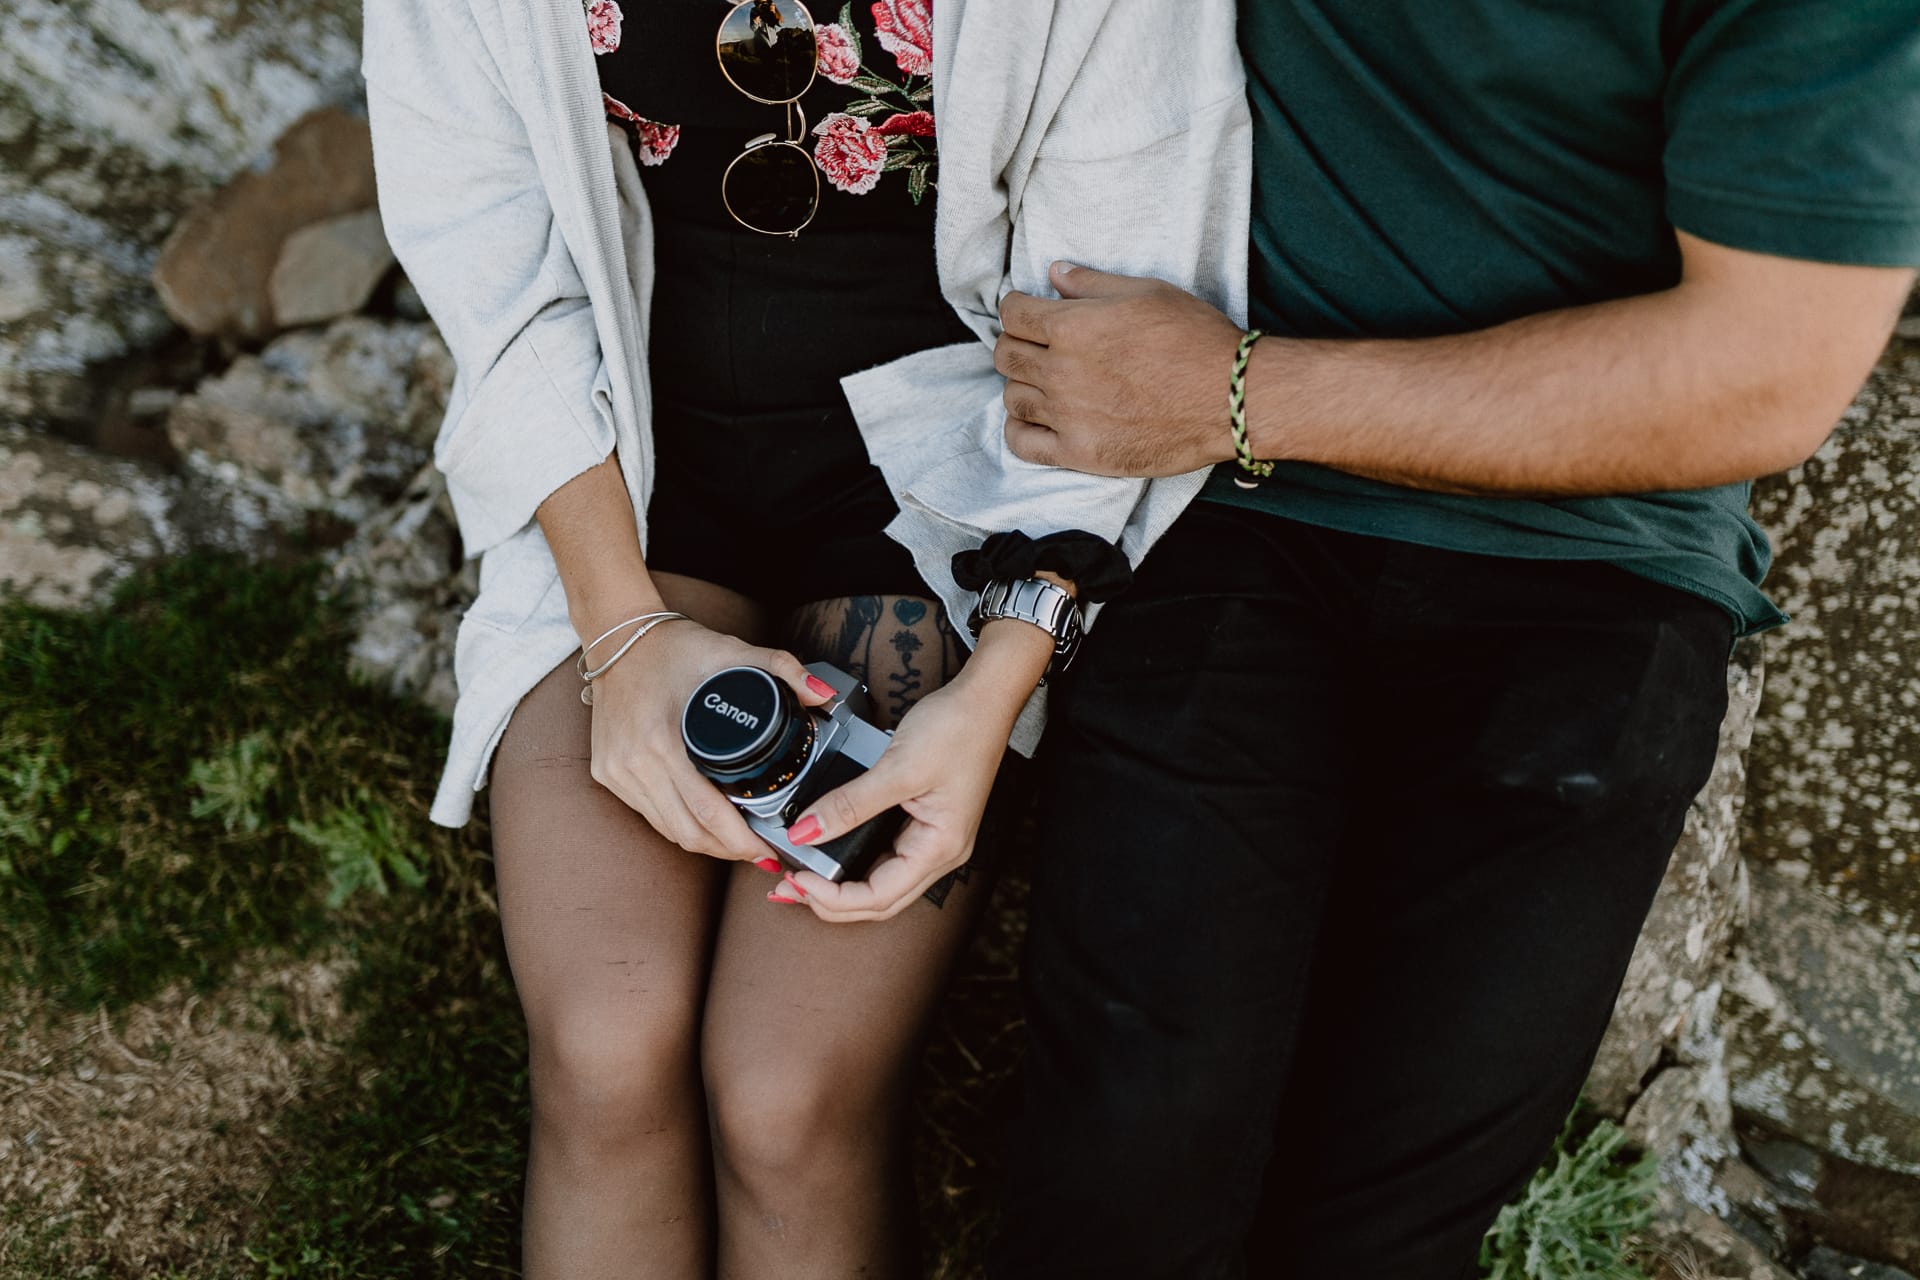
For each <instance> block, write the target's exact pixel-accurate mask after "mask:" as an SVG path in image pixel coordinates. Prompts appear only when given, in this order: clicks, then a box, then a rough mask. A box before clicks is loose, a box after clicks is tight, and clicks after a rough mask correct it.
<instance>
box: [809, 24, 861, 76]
mask: <svg viewBox="0 0 1920 1280" xmlns="http://www.w3.org/2000/svg"><path fill="white" fill-rule="evenodd" d="M813 38H814V40H815V42H816V43H817V45H818V47H819V49H820V74H821V75H823V76H825V77H826V78H827V79H829V80H831V81H833V82H834V83H835V84H852V83H853V78H854V77H855V76H857V75H859V74H860V55H859V54H857V53H855V52H854V51H853V41H851V40H849V39H848V38H847V29H846V28H845V27H843V26H841V25H840V24H839V23H837V22H829V23H827V25H825V26H824V27H815V28H814V31H813Z"/></svg>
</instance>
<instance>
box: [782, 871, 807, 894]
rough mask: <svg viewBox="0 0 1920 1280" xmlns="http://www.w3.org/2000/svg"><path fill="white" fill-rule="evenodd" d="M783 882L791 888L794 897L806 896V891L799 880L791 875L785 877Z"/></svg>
mask: <svg viewBox="0 0 1920 1280" xmlns="http://www.w3.org/2000/svg"><path fill="white" fill-rule="evenodd" d="M784 883H785V884H786V886H787V888H789V889H791V890H793V892H794V896H795V897H800V898H804V897H806V896H807V891H806V890H805V889H802V888H801V887H800V882H799V881H798V880H795V879H794V878H793V877H792V876H791V875H789V876H787V877H786V878H785V881H784Z"/></svg>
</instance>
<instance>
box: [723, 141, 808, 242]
mask: <svg viewBox="0 0 1920 1280" xmlns="http://www.w3.org/2000/svg"><path fill="white" fill-rule="evenodd" d="M721 187H722V190H721V194H722V195H724V196H725V197H726V201H727V208H728V209H729V210H730V211H731V212H732V214H733V216H734V217H736V218H738V219H739V220H740V221H742V222H744V223H746V224H747V225H748V226H749V227H752V228H753V229H754V230H755V231H764V232H767V233H768V234H769V235H787V234H790V233H791V232H795V231H798V230H800V228H802V227H804V226H806V225H807V223H808V222H810V221H812V220H813V211H814V207H815V206H816V205H818V204H819V202H820V175H819V174H818V173H817V172H815V170H814V167H813V159H812V157H810V156H808V155H807V153H806V152H805V151H804V150H802V149H801V148H800V147H798V146H796V145H794V144H793V143H791V142H769V143H766V144H764V145H762V146H758V147H755V148H754V149H753V150H751V151H748V152H745V153H743V154H742V155H741V156H740V157H739V158H738V159H736V160H735V161H734V162H733V164H732V165H731V166H729V167H728V169H727V174H726V177H725V178H724V179H723V180H722V184H721Z"/></svg>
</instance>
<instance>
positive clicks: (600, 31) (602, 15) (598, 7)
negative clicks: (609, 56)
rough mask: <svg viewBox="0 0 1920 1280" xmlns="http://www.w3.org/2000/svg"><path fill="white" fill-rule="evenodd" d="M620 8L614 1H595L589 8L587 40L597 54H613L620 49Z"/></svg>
mask: <svg viewBox="0 0 1920 1280" xmlns="http://www.w3.org/2000/svg"><path fill="white" fill-rule="evenodd" d="M621 17H622V14H621V12H620V6H619V5H618V4H616V3H614V0H593V3H592V4H590V5H588V6H587V38H588V39H589V40H591V41H592V42H593V51H594V52H595V53H596V54H600V53H612V52H613V51H614V50H615V49H618V48H619V47H620V20H621Z"/></svg>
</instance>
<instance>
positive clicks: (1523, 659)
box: [995, 0, 1920, 1280]
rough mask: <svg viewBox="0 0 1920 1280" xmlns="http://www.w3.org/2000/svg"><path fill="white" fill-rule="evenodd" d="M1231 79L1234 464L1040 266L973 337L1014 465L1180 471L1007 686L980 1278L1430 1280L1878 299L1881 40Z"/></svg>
mask: <svg viewBox="0 0 1920 1280" xmlns="http://www.w3.org/2000/svg"><path fill="white" fill-rule="evenodd" d="M1240 35H1241V46H1242V51H1243V53H1244V55H1245V58H1246V61H1247V64H1248V78H1249V92H1250V96H1251V100H1252V106H1253V112H1254V121H1255V138H1254V159H1255V168H1256V172H1255V189H1256V196H1255V204H1254V220H1253V228H1254V230H1253V241H1252V254H1251V267H1252V299H1253V303H1252V323H1253V324H1254V325H1255V326H1257V327H1258V328H1259V329H1261V330H1264V331H1265V333H1266V334H1267V336H1266V337H1264V338H1262V339H1260V340H1258V341H1257V342H1255V343H1254V344H1253V345H1252V348H1251V352H1250V357H1249V359H1248V362H1247V367H1246V369H1245V374H1244V383H1243V385H1244V394H1245V423H1246V432H1247V451H1246V457H1247V461H1248V464H1249V465H1245V466H1243V465H1242V464H1241V463H1240V462H1238V461H1235V460H1234V459H1235V458H1236V450H1235V443H1234V440H1233V437H1232V435H1231V433H1230V431H1229V420H1228V412H1227V407H1226V406H1227V395H1226V392H1227V389H1228V386H1229V370H1230V366H1232V365H1233V364H1234V361H1235V356H1236V352H1237V350H1239V349H1240V344H1241V339H1242V335H1241V333H1240V331H1239V330H1238V329H1237V328H1236V327H1235V326H1234V325H1233V324H1232V323H1230V322H1229V321H1228V320H1227V319H1226V318H1225V317H1224V316H1222V315H1220V314H1219V313H1218V312H1215V311H1213V310H1212V309H1211V308H1209V307H1207V306H1205V305H1204V304H1202V303H1199V302H1197V301H1196V300H1194V299H1192V298H1190V297H1188V296H1187V295H1185V294H1182V293H1180V292H1179V291H1177V290H1174V289H1171V288H1168V287H1167V286H1164V285H1161V284H1158V283H1157V282H1153V281H1144V280H1137V279H1127V278H1122V277H1115V276H1108V275H1104V274H1102V273H1100V272H1098V271H1094V270H1089V269H1087V268H1084V267H1082V268H1065V267H1060V268H1056V270H1055V273H1054V284H1055V285H1056V287H1057V288H1058V290H1059V292H1060V294H1061V299H1060V300H1042V299H1036V298H1031V297H1027V296H1024V295H1020V294H1014V295H1010V296H1009V297H1008V298H1007V300H1006V302H1005V304H1004V305H1003V309H1002V318H1003V321H1004V324H1005V328H1006V334H1005V337H1003V338H1002V340H1001V342H1000V345H999V349H998V353H997V363H998V366H999V368H1000V370H1001V372H1002V373H1004V374H1005V375H1006V376H1007V378H1008V379H1009V383H1008V387H1007V394H1006V400H1007V405H1008V409H1009V415H1010V417H1009V421H1008V424H1007V433H1008V438H1009V442H1010V443H1011V445H1012V447H1013V449H1014V450H1015V452H1017V453H1018V454H1019V455H1020V456H1022V457H1024V458H1026V459H1028V460H1030V461H1033V462H1039V463H1045V464H1051V465H1056V466H1063V467H1070V468H1074V469H1077V470H1081V471H1088V472H1100V473H1105V474H1116V475H1166V474H1173V473H1177V472H1181V471H1185V470H1189V469H1192V468H1195V467H1199V466H1205V465H1208V464H1214V463H1217V464H1219V466H1218V468H1217V471H1216V474H1215V476H1214V478H1213V480H1212V481H1211V482H1210V484H1209V487H1208V490H1207V491H1206V493H1205V495H1204V497H1203V499H1202V500H1201V501H1199V502H1197V503H1195V504H1194V506H1193V507H1191V508H1190V509H1189V510H1188V511H1187V513H1186V514H1185V515H1183V516H1182V517H1181V519H1180V521H1179V522H1178V523H1177V524H1176V525H1175V526H1174V528H1173V530H1172V532H1170V533H1169V534H1168V535H1167V536H1166V538H1165V539H1164V540H1163V541H1162V542H1161V543H1160V544H1159V545H1158V546H1157V547H1156V548H1155V549H1154V550H1153V552H1152V553H1151V554H1150V555H1149V556H1148V558H1147V560H1146V562H1145V564H1144V565H1143V566H1142V568H1141V571H1140V574H1139V576H1138V578H1137V580H1136V582H1135V584H1134V586H1133V588H1132V589H1131V590H1130V591H1129V592H1128V593H1127V594H1126V595H1125V596H1124V597H1122V598H1121V599H1120V600H1118V601H1116V602H1114V603H1112V604H1110V605H1108V606H1107V608H1106V612H1105V613H1104V614H1103V615H1102V616H1101V618H1100V621H1099V624H1098V626H1097V627H1096V628H1095V630H1094V633H1093V635H1092V637H1091V638H1090V640H1089V642H1088V644H1087V646H1086V651H1085V653H1084V655H1083V656H1082V658H1081V661H1080V665H1079V666H1078V667H1077V668H1076V669H1075V670H1074V671H1072V672H1070V673H1068V675H1067V676H1066V677H1065V678H1064V679H1063V680H1062V681H1060V682H1059V685H1058V689H1057V696H1056V699H1055V701H1054V704H1053V708H1052V717H1053V718H1052V727H1051V728H1050V730H1049V733H1050V735H1051V736H1050V741H1049V748H1048V750H1049V753H1050V763H1049V765H1048V767H1047V776H1046V778H1045V785H1044V786H1043V795H1044V799H1043V815H1042V824H1041V833H1040V840H1039V848H1040V849H1041V851H1042V852H1041V854H1040V855H1039V857H1038V858H1037V860H1036V866H1035V884H1034V892H1033V903H1032V939H1031V944H1030V953H1029V956H1028V961H1027V966H1028V968H1027V975H1026V991H1027V1002H1028V1009H1029V1023H1030V1035H1031V1048H1030V1053H1029V1067H1028V1080H1027V1085H1026V1091H1027V1092H1026V1110H1025V1116H1024V1119H1023V1121H1022V1123H1021V1124H1020V1125H1019V1127H1018V1134H1019V1136H1018V1137H1017V1138H1016V1141H1015V1148H1014V1151H1013V1159H1012V1165H1011V1170H1010V1179H1009V1187H1008V1190H1007V1197H1006V1209H1005V1214H1004V1220H1003V1225H1002V1233H1001V1239H1000V1242H999V1245H998V1250H997V1257H996V1260H995V1274H996V1275H998V1276H1000V1277H1028V1276H1047V1277H1060V1276H1082V1275H1084V1276H1100V1277H1114V1278H1118V1277H1149V1276H1152V1277H1160V1276H1165V1277H1180V1278H1181V1280H1197V1278H1200V1277H1212V1276H1229V1275H1240V1274H1243V1273H1244V1270H1245V1269H1247V1268H1248V1267H1249V1262H1248V1259H1249V1258H1251V1270H1252V1271H1253V1273H1254V1274H1258V1275H1283V1276H1302V1277H1314V1278H1316V1280H1318V1278H1319V1277H1332V1276H1341V1277H1355V1278H1356V1280H1458V1277H1461V1276H1466V1275H1471V1274H1472V1273H1473V1265H1474V1257H1475V1253H1476V1250H1477V1246H1478V1243H1479V1240H1480V1238H1481V1236H1482V1234H1483V1233H1484V1231H1485V1229H1486V1227H1487V1225H1488V1224H1489V1223H1490V1222H1491V1221H1492V1219H1493V1218H1494V1216H1495V1214H1496V1213H1497V1211H1498V1209H1499V1207H1500V1206H1501V1205H1502V1204H1503V1203H1504V1202H1506V1201H1507V1200H1508V1199H1509V1198H1511V1197H1512V1196H1513V1195H1514V1194H1515V1193H1516V1192H1517V1191H1518V1190H1519V1189H1520V1188H1521V1187H1522V1186H1523V1185H1524V1183H1525V1181H1526V1179H1527V1177H1528V1176H1529V1174H1530V1173H1531V1171H1532V1170H1533V1169H1534V1168H1535V1167H1536V1165H1537V1164H1538V1162H1539V1160H1540V1159H1541V1157H1542V1156H1543V1155H1544V1153H1545V1151H1546V1150H1547V1148H1548V1146H1549V1144H1550V1142H1551V1140H1552V1138H1553V1135H1554V1133H1555V1132H1556V1130H1557V1128H1558V1127H1559V1125H1560V1123H1561V1121H1562V1119H1563V1118H1564V1116H1565V1115H1566V1113H1567V1111H1568V1109H1569V1107H1570V1106H1571V1104H1572V1103H1573V1102H1574V1100H1575V1098H1576V1096H1577V1093H1578V1091H1579V1088H1580V1086H1581V1083H1582V1081H1583V1079H1584V1077H1585V1074H1586V1071H1587V1069H1588V1067H1589V1065H1590V1064H1591V1061H1592V1058H1593V1055H1594V1053H1595V1052H1596V1050H1597V1047H1598V1043H1599V1039H1600V1036H1601V1034H1602V1032H1603V1030H1604V1028H1605V1025H1606V1022H1607V1018H1608V1015H1609V1012H1610V1010H1611V1006H1612V1002H1613V999H1614V997H1615V995H1616V993H1617V991H1618V988H1619V984H1620V981H1621V978H1622V976H1623V974H1624V971H1625V967H1626V964H1627V960H1628V957H1629V955H1630V953H1631V951H1632V948H1633V944H1634V940H1635V937H1636V935H1637V933H1638V930H1639V928H1640V925H1641V923H1642V921H1643V919H1644V916H1645V913H1646V910H1647V907H1648V905H1649V904H1650V902H1651V900H1652V896H1653V893H1654V891H1655V889H1656V887H1657V885H1658V883H1659V881H1660V877H1661V874H1662V871H1663V869H1664V867H1665V864H1666V861H1667V858H1668V856H1669V854H1670V853H1671V850H1672V847H1673V844H1674V841H1675V839H1676V838H1677V836H1678V834H1679V831H1680V827H1681V823H1682V820H1683V818H1684V816H1685V813H1686V810H1687V806H1688V804H1689V801H1690V800H1691V798H1692V796H1693V795H1694V793H1695V791H1696V790H1697V789H1698V788H1699V786H1700V785H1701V783H1702V782H1703V781H1704V779H1705V778H1706V776H1707V773H1708V770H1709V768H1710V767H1711V764H1712V761H1713V757H1714V752H1715V744H1716V735H1717V728H1718V725H1719V721H1720V718H1721V715H1722V713H1723V710H1724V687H1725V686H1724V679H1725V661H1726V657H1727V652H1728V647H1729V644H1730V642H1731V641H1732V640H1733V639H1734V638H1736V637H1737V636H1740V635H1743V634H1748V633H1751V632H1755V631H1759V630H1761V629H1764V628H1766V627H1768V626H1771V625H1773V624H1775V623H1777V622H1779V621H1780V620H1781V615H1780V614H1779V612H1778V611H1777V610H1776V609H1775V608H1774V607H1773V606H1772V605H1771V604H1770V603H1769V602H1768V601H1767V599H1766V597H1765V596H1764V595H1762V594H1761V593H1760V591H1759V589H1758V583H1759V582H1760V580H1761V577H1762V575H1763V574H1764V572H1765V569H1766V564H1767V559H1768V550H1767V546H1766V542H1765V539H1764V537H1763V536H1762V534H1761V533H1760V531H1759V529H1758V528H1757V527H1755V526H1754V524H1753V523H1752V522H1751V521H1750V520H1749V519H1748V517H1747V515H1746V497H1747V490H1748V484H1747V483H1746V482H1748V481H1750V480H1751V479H1752V478H1754V477H1757V476H1760V475H1764V474H1767V473H1770V472H1774V471H1778V470H1781V469H1783V468H1786V467H1789V466H1792V465H1794V464H1795V463H1797V462H1799V461H1801V460H1802V459H1804V458H1806V457H1807V456H1808V455H1809V454H1810V453H1811V452H1812V451H1813V450H1814V449H1815V448H1816V447H1817V446H1818V445H1819V444H1820V442H1821V441H1822V439H1824V437H1825V436H1826V434H1827V432H1828V431H1829V430H1830V428H1831V427H1832V425H1833V423H1834V421H1835V419H1836V417H1837V416H1838V415H1839V413H1840V412H1841V410H1842V409H1843V408H1844V407H1845V406H1846V404H1847V402H1848V400H1849V399H1850V398H1851V396H1852V395H1853V394H1854V392H1855V390H1856V389H1857V387H1858V385H1859V383H1860V382H1861V380H1862V378H1863V377H1864V376H1865V374H1866V373H1867V371H1868V370H1869V368H1870V367H1871V366H1872V364H1873V362H1874V360H1875V358H1876V356H1877V354H1878V353H1879V351H1880V350H1881V347H1882V345H1883V344H1884V342H1885V340H1886V338H1887V334H1888V331H1889V329H1890V327H1891V326H1892V324H1893V323H1894V320H1895V318H1896V316H1897V314H1898V311H1899V308H1900V304H1901V301H1902V299H1903V298H1904V297H1905V296H1906V294H1907V291H1908V289H1909V288H1910V287H1911V284H1912V280H1913V273H1912V272H1911V271H1910V270H1908V268H1909V267H1910V266H1912V265H1913V264H1916V263H1920V0H1613V2H1612V3H1607V4H1578V3H1563V2H1559V0H1555V2H1553V3H1544V2H1542V0H1438V2H1437V3H1434V2H1430V3H1379V4H1353V3H1345V2H1342V0H1247V3H1244V4H1243V5H1242V7H1241V32H1240ZM1266 461H1275V462H1277V465H1276V466H1275V467H1274V468H1273V469H1272V473H1271V475H1269V476H1267V477H1266V478H1264V479H1262V478H1259V476H1258V472H1259V471H1261V470H1263V469H1264V468H1263V467H1262V466H1261V464H1262V463H1264V462H1266ZM1242 482H1244V483H1245V484H1248V485H1251V486H1252V487H1250V488H1248V487H1242ZM1250 1237H1251V1238H1250Z"/></svg>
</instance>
